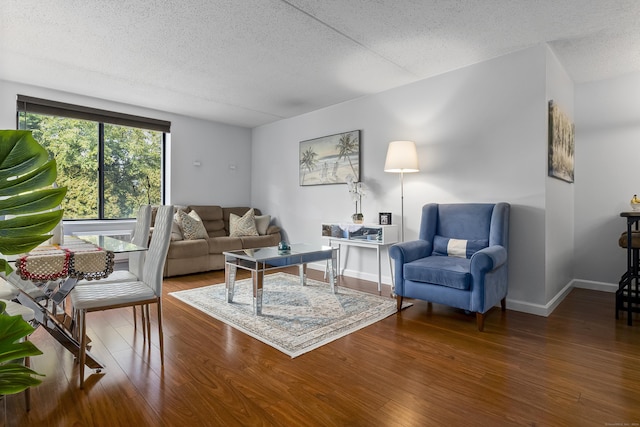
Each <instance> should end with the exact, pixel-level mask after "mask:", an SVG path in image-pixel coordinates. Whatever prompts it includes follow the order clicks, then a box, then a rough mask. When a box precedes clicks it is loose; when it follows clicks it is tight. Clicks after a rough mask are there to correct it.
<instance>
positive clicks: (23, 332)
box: [0, 301, 42, 394]
mask: <svg viewBox="0 0 640 427" xmlns="http://www.w3.org/2000/svg"><path fill="white" fill-rule="evenodd" d="M5 308H6V304H5V303H4V302H3V301H0V394H14V393H19V392H21V391H23V390H25V389H26V388H29V387H32V386H35V385H38V384H40V383H41V382H42V381H41V380H40V379H38V378H36V377H35V376H34V375H41V374H39V373H37V372H35V371H33V370H32V369H29V368H28V367H26V366H24V365H23V364H22V363H19V362H18V361H19V360H20V359H22V358H24V357H30V356H37V355H39V354H42V352H41V351H40V350H39V349H38V347H36V346H35V345H34V344H33V343H32V342H31V341H21V340H22V338H24V337H26V336H28V335H30V334H31V333H32V332H33V331H34V329H33V327H32V326H31V325H30V324H28V323H27V322H25V321H24V320H23V319H22V316H9V315H7V314H6V313H5Z"/></svg>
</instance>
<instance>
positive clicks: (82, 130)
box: [17, 95, 170, 219]
mask: <svg viewBox="0 0 640 427" xmlns="http://www.w3.org/2000/svg"><path fill="white" fill-rule="evenodd" d="M17 106H18V128H19V129H26V130H31V131H32V132H33V136H34V138H35V139H36V141H38V142H39V143H40V144H42V145H43V146H44V147H45V148H46V149H47V150H48V151H49V152H50V153H51V154H52V155H53V156H54V157H55V159H56V162H57V164H58V181H57V184H58V185H59V186H66V187H67V196H66V198H65V200H64V202H63V204H62V208H63V209H64V211H65V212H64V217H65V219H120V218H132V217H134V216H135V213H136V211H137V209H138V207H139V206H140V205H142V204H162V202H163V188H164V185H163V184H164V173H163V171H164V168H163V163H164V162H163V159H164V155H163V153H164V143H165V138H166V133H167V132H168V131H169V127H170V124H169V123H168V122H162V121H158V120H154V119H146V118H143V117H138V116H129V115H123V114H119V113H112V112H108V111H104V110H95V109H89V108H86V107H80V106H74V105H69V104H61V103H58V102H54V101H47V100H41V99H37V98H30V97H25V96H22V95H18V103H17Z"/></svg>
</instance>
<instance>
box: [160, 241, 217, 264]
mask: <svg viewBox="0 0 640 427" xmlns="http://www.w3.org/2000/svg"><path fill="white" fill-rule="evenodd" d="M208 250H209V244H208V242H207V240H205V239H197V240H179V241H175V242H171V244H170V245H169V251H168V253H167V258H171V259H176V258H178V259H180V258H195V257H201V256H203V255H206V254H207V253H208Z"/></svg>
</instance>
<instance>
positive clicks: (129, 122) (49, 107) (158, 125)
mask: <svg viewBox="0 0 640 427" xmlns="http://www.w3.org/2000/svg"><path fill="white" fill-rule="evenodd" d="M21 113H24V114H25V115H26V114H41V115H48V116H57V117H62V118H70V119H79V120H86V121H92V122H96V123H97V124H98V141H97V143H98V198H99V200H98V212H97V214H98V217H97V218H94V219H88V218H65V221H121V220H126V219H131V218H105V217H104V210H105V198H104V196H105V194H104V192H105V183H104V170H105V167H104V151H105V146H104V125H105V123H108V124H111V125H118V126H127V127H134V128H140V129H145V130H151V131H156V132H162V141H161V147H160V149H161V154H160V176H161V183H160V187H161V188H160V203H161V204H164V201H165V198H166V182H165V179H166V151H167V150H166V148H167V133H171V122H169V121H166V120H159V119H153V118H149V117H142V116H134V115H131V114H124V113H119V112H115V111H108V110H101V109H97V108H91V107H84V106H80V105H74V104H67V103H63V102H58V101H51V100H46V99H42V98H34V97H30V96H25V95H20V94H18V95H17V96H16V129H20V114H21Z"/></svg>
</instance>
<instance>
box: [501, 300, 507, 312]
mask: <svg viewBox="0 0 640 427" xmlns="http://www.w3.org/2000/svg"><path fill="white" fill-rule="evenodd" d="M500 307H501V308H502V311H506V310H507V297H504V298H502V299H501V300H500Z"/></svg>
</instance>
